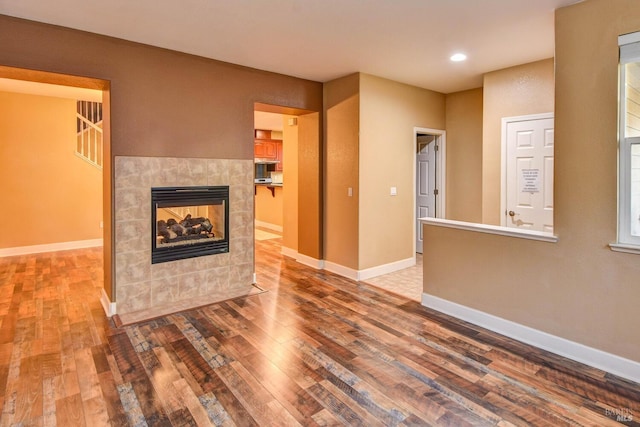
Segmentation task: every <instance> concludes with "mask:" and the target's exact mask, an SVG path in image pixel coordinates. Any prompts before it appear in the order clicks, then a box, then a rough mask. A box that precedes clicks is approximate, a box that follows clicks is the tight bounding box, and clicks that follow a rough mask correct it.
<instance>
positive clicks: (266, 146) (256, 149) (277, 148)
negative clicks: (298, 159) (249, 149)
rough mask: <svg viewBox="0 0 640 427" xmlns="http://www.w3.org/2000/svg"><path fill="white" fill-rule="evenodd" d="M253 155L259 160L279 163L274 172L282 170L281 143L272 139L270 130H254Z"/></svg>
mask: <svg viewBox="0 0 640 427" xmlns="http://www.w3.org/2000/svg"><path fill="white" fill-rule="evenodd" d="M253 155H254V157H255V158H256V159H260V160H267V161H279V162H280V163H278V164H277V165H276V170H282V141H281V140H277V139H272V135H271V131H270V130H261V129H256V131H255V139H254V145H253Z"/></svg>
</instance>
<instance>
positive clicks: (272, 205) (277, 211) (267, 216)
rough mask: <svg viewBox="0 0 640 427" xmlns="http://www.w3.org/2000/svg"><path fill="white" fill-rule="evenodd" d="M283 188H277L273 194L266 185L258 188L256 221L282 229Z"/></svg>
mask: <svg viewBox="0 0 640 427" xmlns="http://www.w3.org/2000/svg"><path fill="white" fill-rule="evenodd" d="M282 190H283V188H282V187H275V190H274V192H273V194H271V190H270V189H268V188H267V187H265V186H264V185H257V186H256V195H255V199H256V200H255V207H256V221H262V222H265V223H267V224H271V225H275V226H278V227H282V226H283V224H284V222H283V219H282V211H283V197H282Z"/></svg>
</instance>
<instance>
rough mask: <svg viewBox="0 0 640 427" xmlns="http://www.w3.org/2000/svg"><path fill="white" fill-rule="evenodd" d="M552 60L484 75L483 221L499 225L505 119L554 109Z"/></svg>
mask: <svg viewBox="0 0 640 427" xmlns="http://www.w3.org/2000/svg"><path fill="white" fill-rule="evenodd" d="M554 87H555V84H554V65H553V59H545V60H542V61H538V62H532V63H529V64H524V65H518V66H515V67H511V68H506V69H503V70H498V71H493V72H491V73H487V74H485V75H484V106H483V129H482V221H481V222H482V223H484V224H493V225H500V218H501V212H500V192H501V173H502V166H501V156H502V118H503V117H514V116H523V115H529V114H541V113H549V112H553V110H554V108H553V107H554V106H553V99H554Z"/></svg>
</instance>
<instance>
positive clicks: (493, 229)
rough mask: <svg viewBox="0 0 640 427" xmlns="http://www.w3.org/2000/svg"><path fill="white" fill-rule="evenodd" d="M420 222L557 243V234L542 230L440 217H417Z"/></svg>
mask: <svg viewBox="0 0 640 427" xmlns="http://www.w3.org/2000/svg"><path fill="white" fill-rule="evenodd" d="M419 221H420V223H421V224H426V225H433V226H436V227H446V228H455V229H458V230H466V231H475V232H478V233H487V234H497V235H500V236H508V237H516V238H519V239H528V240H538V241H541V242H549V243H557V242H558V240H559V238H558V236H556V235H554V234H551V233H545V232H543V231H531V230H520V229H515V228H509V227H502V226H498V225H487V224H478V223H475V222H464V221H454V220H451V219H442V218H419Z"/></svg>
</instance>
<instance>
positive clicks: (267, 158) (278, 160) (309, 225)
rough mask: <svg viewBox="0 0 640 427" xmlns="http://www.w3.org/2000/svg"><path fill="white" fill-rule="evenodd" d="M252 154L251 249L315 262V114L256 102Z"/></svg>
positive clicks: (318, 190)
mask: <svg viewBox="0 0 640 427" xmlns="http://www.w3.org/2000/svg"><path fill="white" fill-rule="evenodd" d="M253 151H254V212H255V227H254V238H255V245H254V247H257V246H260V247H261V248H262V249H265V251H266V252H269V253H274V252H276V251H277V254H278V255H280V254H283V255H286V256H288V257H291V258H293V259H296V260H297V261H300V262H305V263H308V259H318V260H320V259H321V258H322V232H321V225H322V208H321V204H320V200H321V196H322V185H321V183H322V181H321V159H322V156H321V155H320V153H321V140H320V114H319V113H318V112H313V111H308V110H301V109H297V108H289V107H282V106H276V105H269V104H262V103H256V104H255V106H254V150H253ZM265 251H263V252H260V253H265ZM258 252H259V251H256V252H255V253H256V254H258ZM255 259H256V262H261V261H262V260H259V259H258V257H256V258H255ZM256 279H257V280H258V283H259V278H256Z"/></svg>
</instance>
